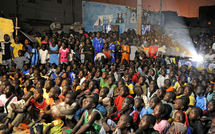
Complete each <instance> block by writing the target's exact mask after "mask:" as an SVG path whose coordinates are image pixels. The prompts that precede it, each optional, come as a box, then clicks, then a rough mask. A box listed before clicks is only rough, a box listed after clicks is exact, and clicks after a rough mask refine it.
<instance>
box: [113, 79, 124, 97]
mask: <svg viewBox="0 0 215 134" xmlns="http://www.w3.org/2000/svg"><path fill="white" fill-rule="evenodd" d="M122 86H125V81H124V80H123V79H120V80H119V81H118V83H117V89H116V90H115V92H114V97H117V96H118V95H119V94H120V89H121V87H122Z"/></svg>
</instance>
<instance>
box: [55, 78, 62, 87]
mask: <svg viewBox="0 0 215 134" xmlns="http://www.w3.org/2000/svg"><path fill="white" fill-rule="evenodd" d="M62 81H63V79H62V77H60V76H58V77H57V78H56V79H55V84H56V85H55V87H59V88H60V86H61V83H62Z"/></svg>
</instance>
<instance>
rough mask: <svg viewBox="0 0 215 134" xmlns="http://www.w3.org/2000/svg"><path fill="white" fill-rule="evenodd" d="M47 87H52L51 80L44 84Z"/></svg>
mask: <svg viewBox="0 0 215 134" xmlns="http://www.w3.org/2000/svg"><path fill="white" fill-rule="evenodd" d="M44 88H45V89H51V82H50V81H46V83H45V85H44Z"/></svg>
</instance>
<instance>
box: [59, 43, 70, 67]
mask: <svg viewBox="0 0 215 134" xmlns="http://www.w3.org/2000/svg"><path fill="white" fill-rule="evenodd" d="M59 62H60V63H61V64H63V63H66V64H68V63H69V49H68V48H67V45H66V44H65V42H62V48H61V49H60V50H59Z"/></svg>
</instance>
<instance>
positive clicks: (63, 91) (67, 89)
mask: <svg viewBox="0 0 215 134" xmlns="http://www.w3.org/2000/svg"><path fill="white" fill-rule="evenodd" d="M70 89H71V88H70V86H69V85H65V86H64V87H63V88H62V92H61V94H62V95H64V96H65V95H66V94H67V93H68V92H69V91H70Z"/></svg>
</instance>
